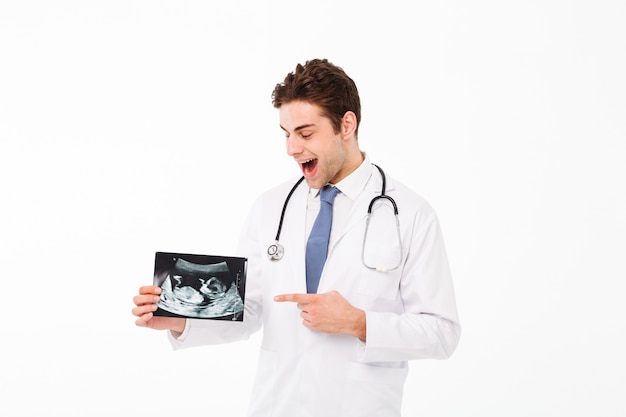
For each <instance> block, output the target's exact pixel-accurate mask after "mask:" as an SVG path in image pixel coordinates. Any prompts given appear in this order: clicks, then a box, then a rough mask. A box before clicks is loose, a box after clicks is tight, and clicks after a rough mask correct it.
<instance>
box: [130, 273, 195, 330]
mask: <svg viewBox="0 0 626 417" xmlns="http://www.w3.org/2000/svg"><path fill="white" fill-rule="evenodd" d="M160 294H161V288H160V287H158V286H156V285H146V286H144V287H141V288H139V295H136V296H134V297H133V303H135V306H136V307H135V308H133V310H132V313H133V315H134V316H137V317H138V318H137V320H135V324H136V325H137V326H139V327H148V328H150V329H154V330H172V331H174V332H177V333H182V332H183V331H184V330H185V320H186V319H184V318H178V317H160V316H155V315H154V314H153V312H154V311H156V309H157V304H156V303H158V302H159V299H160V297H159V295H160Z"/></svg>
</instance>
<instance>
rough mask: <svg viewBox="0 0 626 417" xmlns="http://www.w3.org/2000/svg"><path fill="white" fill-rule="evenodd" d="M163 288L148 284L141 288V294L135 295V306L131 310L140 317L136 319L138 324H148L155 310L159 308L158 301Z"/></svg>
mask: <svg viewBox="0 0 626 417" xmlns="http://www.w3.org/2000/svg"><path fill="white" fill-rule="evenodd" d="M159 294H161V288H159V287H158V286H155V285H146V286H143V287H141V288H139V295H136V296H134V297H133V303H134V304H135V307H134V308H133V309H132V310H131V312H132V314H133V315H134V316H137V317H138V319H137V320H136V321H135V324H136V325H137V326H146V325H147V323H148V322H149V321H150V319H152V317H153V314H152V313H153V312H154V311H156V310H157V308H158V307H157V305H156V303H158V302H159V300H160V298H161V297H160V295H159Z"/></svg>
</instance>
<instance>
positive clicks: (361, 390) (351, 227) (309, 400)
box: [170, 170, 460, 417]
mask: <svg viewBox="0 0 626 417" xmlns="http://www.w3.org/2000/svg"><path fill="white" fill-rule="evenodd" d="M294 183H295V181H290V182H288V183H285V184H283V185H281V186H279V187H276V188H274V189H272V190H270V191H268V192H266V193H265V194H264V195H262V196H261V197H260V198H259V199H258V201H257V202H256V204H255V205H254V207H253V209H252V211H251V214H250V217H249V219H248V221H247V223H246V225H245V227H244V229H243V233H242V237H241V242H240V247H239V253H238V255H239V256H245V257H247V258H248V271H247V285H246V301H245V311H244V321H243V323H242V322H223V321H215V320H188V321H187V322H188V325H187V328H186V330H185V332H184V333H183V335H182V336H181V337H180V338H179V339H178V340H177V339H175V338H173V337H170V340H171V342H172V345H173V347H174V348H175V349H178V348H184V347H191V346H199V345H206V344H215V343H226V342H232V341H236V340H242V339H246V338H248V337H249V335H250V334H252V333H253V332H255V331H257V330H258V329H259V328H261V327H263V339H262V346H261V350H260V356H259V361H258V369H257V376H256V382H255V384H254V390H253V393H252V399H251V403H250V411H249V416H251V417H270V416H271V417H305V416H306V417H348V416H354V417H369V416H371V417H386V416H390V417H395V416H400V409H401V400H402V394H403V385H404V382H405V379H406V376H407V371H408V364H407V361H408V360H411V359H422V358H437V359H444V358H447V357H449V356H450V355H451V354H452V352H453V351H454V350H455V348H456V345H457V343H458V340H459V336H460V325H459V320H458V317H457V310H456V302H455V297H454V290H453V286H452V280H451V277H450V271H449V267H448V260H447V256H446V251H445V247H444V243H443V239H442V235H441V232H440V228H439V224H438V221H437V218H436V215H435V213H434V212H433V210H432V209H431V207H430V206H429V205H428V204H427V203H426V202H425V201H424V200H423V199H422V198H421V197H420V196H418V195H417V194H415V193H414V192H413V191H411V190H409V189H408V188H406V187H405V186H403V185H402V184H399V183H397V182H394V181H393V180H391V179H390V178H388V179H387V194H388V195H390V196H391V197H393V198H394V200H395V201H396V203H397V206H398V210H399V219H400V230H401V236H402V266H401V267H400V268H398V269H397V270H395V271H391V272H378V271H374V270H370V269H367V268H366V267H365V266H364V265H363V263H362V260H361V252H362V247H363V236H364V231H365V224H366V217H367V209H368V205H369V203H370V200H371V199H372V198H373V197H374V196H376V195H379V194H380V189H381V184H382V181H381V177H380V175H378V173H377V172H375V170H374V171H373V172H372V175H371V176H370V179H369V180H368V182H367V184H366V186H365V189H364V191H363V192H362V193H361V194H360V196H359V197H358V199H357V200H356V201H355V202H354V205H353V207H352V211H351V214H350V217H349V220H348V221H347V223H346V225H345V227H344V228H343V230H342V231H340V232H339V233H338V234H335V236H334V238H333V241H332V242H331V244H330V249H329V254H328V258H327V261H326V265H325V267H324V271H323V272H322V276H321V279H320V284H319V288H318V293H323V292H327V291H330V290H337V291H339V293H341V294H342V295H343V296H344V297H345V298H346V299H347V300H348V302H350V303H351V304H352V305H354V306H355V307H358V308H360V309H362V310H364V311H365V312H366V321H367V343H365V344H364V343H362V342H360V341H359V340H358V339H357V338H355V337H352V336H347V335H330V334H323V333H319V332H316V331H313V330H310V329H308V328H306V327H304V326H303V325H302V319H301V318H300V314H299V313H300V312H299V310H298V309H297V307H296V305H295V304H294V303H276V302H274V301H273V297H274V296H275V295H276V294H287V293H306V283H305V247H306V242H305V233H306V232H305V215H306V204H307V193H308V189H309V187H308V186H307V185H306V183H302V184H301V185H300V186H299V187H298V188H297V189H296V191H295V192H294V194H293V196H292V197H291V200H290V202H289V206H288V209H287V211H286V214H285V218H284V223H283V228H282V233H281V237H280V242H281V244H282V245H283V246H284V248H285V254H284V257H283V259H282V260H280V261H270V260H269V259H268V258H267V256H266V250H267V247H268V246H269V244H271V243H273V241H274V238H275V235H276V228H277V225H278V221H279V218H280V213H281V210H282V206H283V202H284V200H285V197H286V196H287V194H288V192H289V190H290V188H291V186H292V185H293V184H294ZM386 207H387V208H381V209H382V210H389V207H391V206H389V205H387V206H386ZM388 214H389V216H391V217H390V218H391V222H387V223H386V225H387V226H389V227H379V226H377V225H375V224H372V226H371V229H370V232H369V235H368V247H369V246H370V245H375V246H377V248H378V249H377V250H376V251H373V252H371V253H372V254H382V255H381V256H382V258H385V257H389V256H391V257H393V256H397V255H396V254H397V251H399V250H400V248H399V246H398V244H397V243H396V242H397V237H396V236H397V232H396V228H395V223H394V222H393V213H392V212H391V211H390V213H388ZM381 218H382V217H381Z"/></svg>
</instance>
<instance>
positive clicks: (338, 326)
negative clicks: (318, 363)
mask: <svg viewBox="0 0 626 417" xmlns="http://www.w3.org/2000/svg"><path fill="white" fill-rule="evenodd" d="M274 301H276V302H279V303H281V302H293V303H297V304H296V305H297V307H298V309H300V317H302V324H304V326H306V327H308V328H309V329H313V330H317V331H319V332H323V333H330V334H340V333H343V334H350V335H353V336H355V337H358V338H359V339H361V340H362V341H365V336H366V327H365V312H364V311H363V310H360V309H358V308H356V307H354V306H353V305H352V304H350V303H349V302H348V301H347V300H346V299H345V298H344V297H343V296H342V295H341V294H339V292H337V291H330V292H327V293H323V294H281V295H277V296H275V297H274Z"/></svg>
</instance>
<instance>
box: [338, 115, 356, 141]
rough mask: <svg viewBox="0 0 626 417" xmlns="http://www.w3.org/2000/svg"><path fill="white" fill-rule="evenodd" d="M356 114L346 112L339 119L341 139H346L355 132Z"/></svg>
mask: <svg viewBox="0 0 626 417" xmlns="http://www.w3.org/2000/svg"><path fill="white" fill-rule="evenodd" d="M356 126H357V122H356V114H354V112H352V111H347V112H346V114H344V115H343V117H342V118H341V138H342V139H348V138H349V137H351V136H352V135H353V134H354V132H355V131H356Z"/></svg>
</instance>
